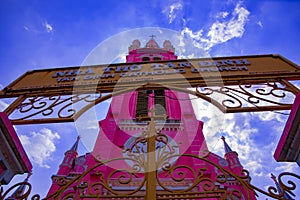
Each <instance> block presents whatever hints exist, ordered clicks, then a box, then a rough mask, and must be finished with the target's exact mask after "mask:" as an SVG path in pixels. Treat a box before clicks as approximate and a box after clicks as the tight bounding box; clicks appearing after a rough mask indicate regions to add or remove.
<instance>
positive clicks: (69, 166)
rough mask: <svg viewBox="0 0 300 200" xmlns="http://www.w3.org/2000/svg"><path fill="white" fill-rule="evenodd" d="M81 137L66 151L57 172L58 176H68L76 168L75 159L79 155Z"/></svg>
mask: <svg viewBox="0 0 300 200" xmlns="http://www.w3.org/2000/svg"><path fill="white" fill-rule="evenodd" d="M79 140H80V136H78V137H77V139H76V141H75V143H74V144H73V146H72V147H71V148H70V149H69V150H67V151H66V153H65V157H64V160H63V161H62V163H61V165H60V166H59V170H58V172H57V174H58V175H66V176H67V175H68V174H69V173H70V171H71V170H73V168H74V164H75V159H76V157H77V155H78V152H77V149H78V144H79Z"/></svg>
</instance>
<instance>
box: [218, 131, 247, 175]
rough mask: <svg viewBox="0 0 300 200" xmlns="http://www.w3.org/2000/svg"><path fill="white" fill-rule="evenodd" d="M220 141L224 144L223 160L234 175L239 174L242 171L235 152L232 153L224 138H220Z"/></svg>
mask: <svg viewBox="0 0 300 200" xmlns="http://www.w3.org/2000/svg"><path fill="white" fill-rule="evenodd" d="M221 139H222V140H223V143H224V149H225V155H224V158H225V160H226V161H227V162H228V164H229V167H230V168H231V169H232V171H233V172H234V173H236V174H240V173H241V172H242V170H243V166H242V165H241V163H240V161H239V157H238V153H237V152H236V151H233V150H232V149H231V148H230V146H229V145H228V144H227V142H226V141H225V137H224V136H222V137H221Z"/></svg>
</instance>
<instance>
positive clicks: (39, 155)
mask: <svg viewBox="0 0 300 200" xmlns="http://www.w3.org/2000/svg"><path fill="white" fill-rule="evenodd" d="M58 139H60V136H59V135H58V133H56V132H53V131H52V130H50V129H47V128H43V129H41V130H40V131H39V132H30V134H29V136H28V135H20V140H21V142H22V144H23V146H24V148H25V150H26V152H27V154H28V156H29V158H30V160H31V161H32V162H34V163H36V164H37V165H38V166H40V167H46V168H49V166H48V165H47V161H49V159H50V158H51V155H52V153H53V152H55V150H56V146H55V140H58Z"/></svg>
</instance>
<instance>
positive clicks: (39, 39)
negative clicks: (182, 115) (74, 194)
mask: <svg viewBox="0 0 300 200" xmlns="http://www.w3.org/2000/svg"><path fill="white" fill-rule="evenodd" d="M299 10H300V1H296V0H294V1H284V0H261V1H250V0H245V1H238V0H227V1H217V0H201V1H197V0H190V1H183V0H181V1H180V0H174V1H159V0H152V1H146V0H141V1H133V0H124V1H117V0H110V1H96V0H95V1H93V0H90V1H86V2H83V1H79V0H75V1H38V0H36V1H34V0H32V1H30V0H29V1H16V0H9V1H8V0H4V1H2V2H1V7H0V26H1V32H0V42H1V46H0V61H1V67H0V74H1V79H0V86H2V87H5V86H6V85H8V84H9V83H11V82H12V81H13V80H15V79H16V78H17V77H19V76H20V75H22V74H23V73H25V72H26V71H28V70H33V69H41V68H51V67H61V66H78V65H81V64H82V63H86V64H91V63H94V64H95V63H96V62H103V63H107V61H109V62H111V61H113V58H115V59H116V58H118V57H120V59H121V60H122V59H123V58H124V55H125V54H126V53H127V47H128V46H129V45H130V44H131V41H132V40H131V38H126V39H124V38H123V39H122V37H121V36H122V33H123V32H124V31H127V33H132V34H133V35H134V34H136V35H134V36H136V37H141V38H138V39H140V40H141V41H147V40H148V39H149V37H148V36H149V35H151V34H153V32H154V31H153V29H151V28H149V29H143V28H146V27H159V28H160V29H161V30H164V31H166V30H168V31H166V32H168V34H169V35H172V34H170V32H174V33H175V34H177V35H181V36H184V37H185V38H187V39H189V41H190V42H189V43H186V44H189V45H186V46H185V48H183V49H184V50H182V51H179V50H178V51H177V53H178V54H179V55H180V56H181V57H184V56H186V57H200V56H204V55H205V56H211V57H216V56H232V55H257V54H281V55H282V56H284V57H286V58H288V59H289V60H291V61H293V62H295V63H297V64H298V65H299V63H300V57H299V44H300V37H299V35H300V18H299ZM137 28H142V29H140V31H136V30H137ZM136 32H138V33H136ZM168 34H167V35H168ZM125 35H126V34H125ZM164 37H166V36H164ZM120 38H121V39H120ZM134 39H135V38H134ZM156 39H157V40H161V38H159V37H157V38H156ZM166 39H168V38H166ZM175 43H176V42H175ZM143 44H144V43H143ZM96 47H98V50H99V48H100V50H99V52H97V48H96ZM107 47H110V48H111V49H116V48H118V49H121V50H122V51H123V49H124V52H122V51H120V52H106V53H108V54H111V53H112V55H114V56H113V57H112V58H110V60H109V59H108V60H107V59H106V58H103V57H104V56H103V55H104V54H101V49H102V50H103V49H104V48H107ZM175 48H176V49H180V48H179V47H177V46H175ZM181 49H182V48H181ZM93 53H94V54H95V53H99V54H97V55H99V58H98V59H96V60H94V59H92V58H91V55H92V54H93ZM102 53H103V52H102ZM101 55H102V56H101ZM8 102H9V101H7V100H5V101H2V100H1V102H0V108H1V109H3V108H4V107H5V106H6V104H7V103H8ZM106 104H107V103H106ZM207 109H208V108H207ZM209 109H211V110H210V111H211V112H207V113H210V114H208V115H203V113H202V114H201V113H197V115H198V117H199V119H203V120H205V122H206V125H205V127H204V132H205V134H206V137H207V140H208V142H209V144H210V149H211V150H212V151H213V152H217V153H219V154H220V155H222V151H223V148H222V145H221V141H220V140H219V138H220V135H221V134H225V135H226V136H227V138H228V139H227V141H228V143H229V144H230V145H231V147H232V149H234V150H236V151H237V152H238V153H239V154H240V158H241V161H242V163H243V164H244V166H245V168H247V169H249V170H250V173H251V175H252V177H253V183H254V184H256V185H259V186H260V187H265V186H267V185H270V184H272V180H271V179H270V178H268V177H269V173H271V172H273V173H275V174H279V173H280V172H283V171H285V170H287V171H288V170H290V171H293V172H295V173H300V170H299V167H298V166H297V165H293V164H281V163H276V162H275V161H274V159H273V152H274V150H275V148H276V145H277V142H278V140H279V137H280V135H281V133H282V130H283V127H284V124H285V121H286V119H287V116H286V115H282V114H276V113H274V112H267V113H259V114H257V113H242V114H235V115H232V114H228V115H225V116H224V115H222V120H221V121H222V123H217V122H218V121H220V120H219V118H218V116H219V113H218V111H216V110H214V108H209ZM284 113H289V111H284ZM16 130H17V133H18V134H19V136H20V138H21V140H22V142H23V143H24V146H25V148H26V150H27V151H28V154H29V156H30V157H31V160H32V162H33V165H34V170H33V173H34V175H33V176H32V177H31V182H32V184H33V187H34V189H33V190H34V192H38V193H40V194H42V195H45V193H46V191H47V188H48V187H49V186H50V177H51V175H52V174H54V173H55V172H56V171H57V169H58V165H59V163H60V161H61V159H62V156H63V153H64V152H65V150H67V149H68V148H70V147H71V145H72V144H73V143H74V141H75V140H76V137H77V135H78V132H77V131H78V128H76V125H74V124H65V125H61V124H59V125H57V124H44V125H26V126H16ZM37 144H39V145H40V146H38V147H37V146H36V145H37ZM37 148H38V149H39V151H37ZM85 149H86V147H85V146H84V145H83V144H81V146H80V152H81V153H84V152H85ZM40 177H42V178H40ZM23 178H24V177H22V176H21V177H17V178H16V180H18V179H23ZM41 180H42V183H43V184H41Z"/></svg>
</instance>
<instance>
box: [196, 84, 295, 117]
mask: <svg viewBox="0 0 300 200" xmlns="http://www.w3.org/2000/svg"><path fill="white" fill-rule="evenodd" d="M295 94H296V91H295V90H294V88H293V87H292V86H290V85H288V84H285V83H280V82H266V83H263V84H254V83H246V82H240V83H239V84H238V85H237V86H236V87H230V86H220V87H213V88H207V87H197V88H196V91H195V95H196V96H198V97H200V98H202V99H204V100H206V101H208V102H210V103H212V104H213V105H215V106H217V107H218V108H219V109H221V110H222V111H223V112H241V111H268V110H274V109H276V108H282V109H287V108H288V107H291V105H292V104H293V99H294V97H295ZM203 95H204V96H206V97H205V98H203Z"/></svg>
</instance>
